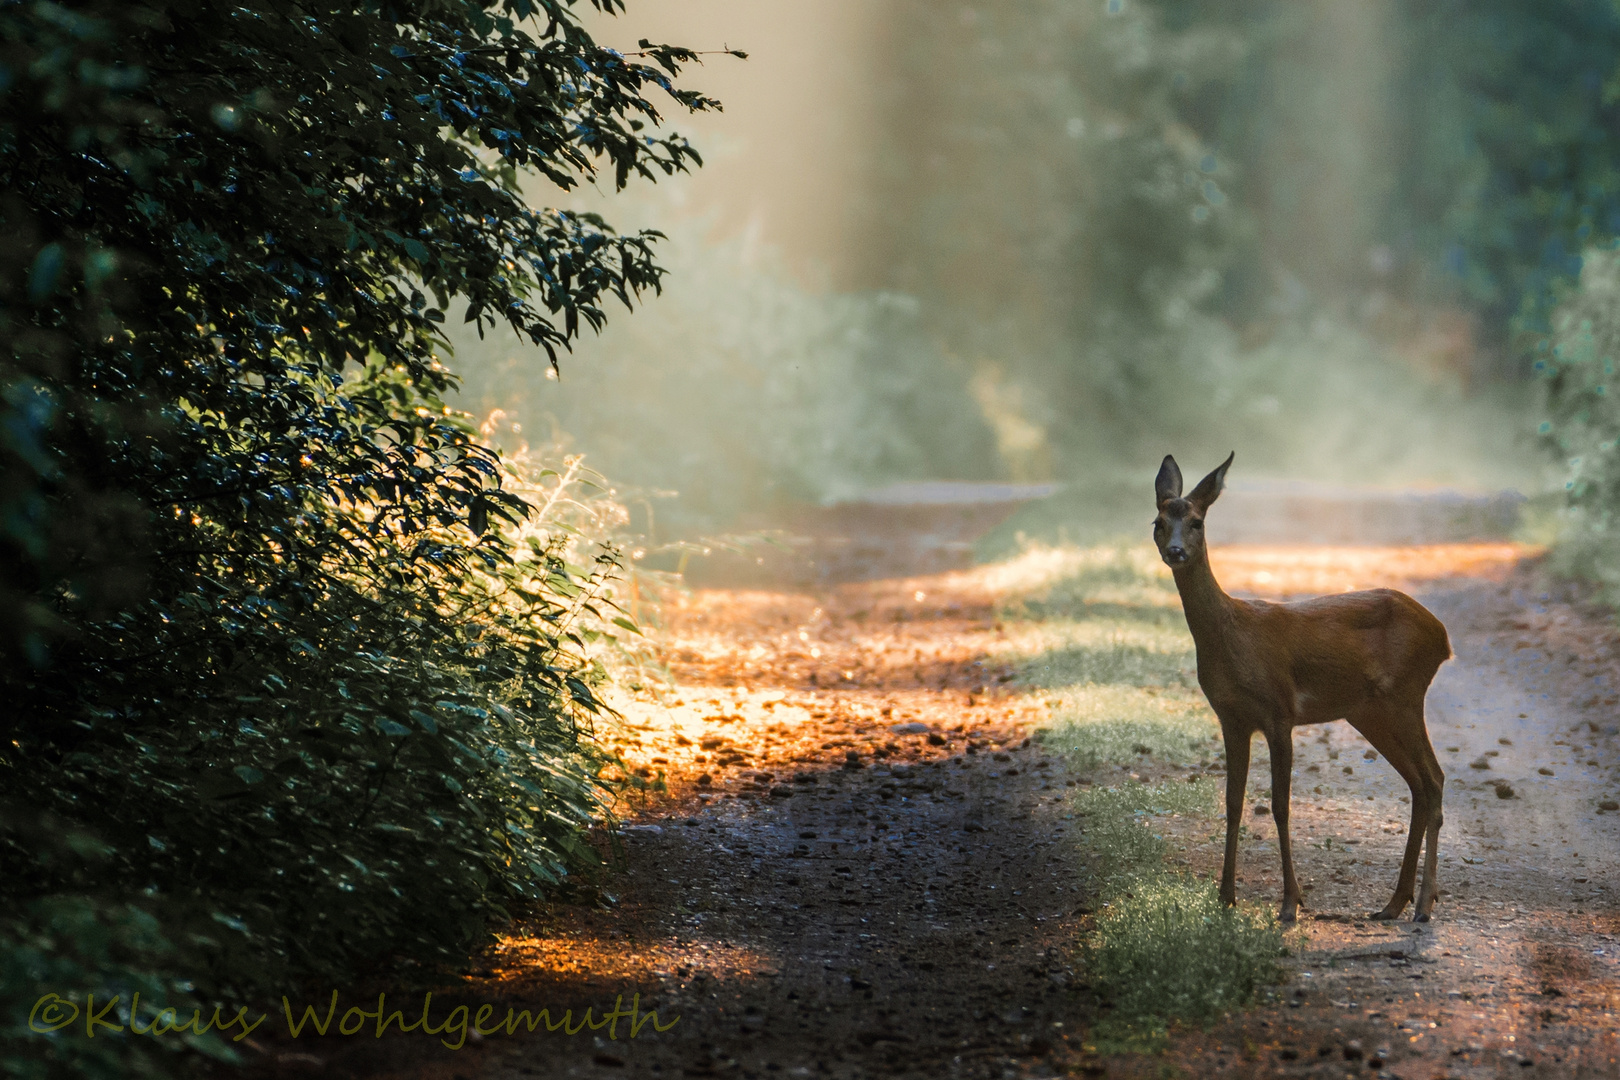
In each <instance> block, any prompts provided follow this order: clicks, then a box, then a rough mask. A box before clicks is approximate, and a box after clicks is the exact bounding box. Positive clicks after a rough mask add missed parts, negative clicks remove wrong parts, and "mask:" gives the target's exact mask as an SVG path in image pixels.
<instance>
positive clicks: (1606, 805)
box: [1598, 799, 1620, 810]
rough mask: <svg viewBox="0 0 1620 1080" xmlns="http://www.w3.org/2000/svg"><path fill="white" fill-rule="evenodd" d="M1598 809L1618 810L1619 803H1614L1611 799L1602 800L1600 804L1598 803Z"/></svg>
mask: <svg viewBox="0 0 1620 1080" xmlns="http://www.w3.org/2000/svg"><path fill="white" fill-rule="evenodd" d="M1598 809H1599V810H1620V802H1615V801H1614V800H1613V799H1604V800H1603V801H1602V802H1600V803H1598Z"/></svg>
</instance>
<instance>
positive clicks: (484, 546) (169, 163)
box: [0, 0, 714, 1076]
mask: <svg viewBox="0 0 1620 1080" xmlns="http://www.w3.org/2000/svg"><path fill="white" fill-rule="evenodd" d="M591 6H593V7H595V8H598V9H601V10H603V11H607V12H610V13H612V12H615V11H616V10H617V8H618V4H617V3H615V0H592V5H591ZM690 59H692V54H691V53H689V52H687V51H685V50H682V49H678V48H672V47H663V46H656V47H655V46H644V47H643V52H642V53H641V54H640V55H638V56H637V57H626V56H622V55H620V54H618V53H616V52H613V51H610V50H606V49H603V48H599V47H598V46H597V45H596V44H595V43H594V42H593V41H592V40H591V38H590V37H589V36H588V35H587V34H586V33H584V31H583V30H582V29H581V28H580V26H579V24H578V22H577V20H576V18H575V14H574V11H573V9H572V7H571V5H570V4H568V3H565V2H562V0H488V2H480V0H397V2H393V0H383V2H369V0H352V2H332V3H324V4H309V3H300V2H295V0H259V2H248V3H235V4H223V3H214V2H211V0H116V2H110V0H104V2H87V3H75V4H66V3H63V4H56V3H48V2H42V3H29V4H7V5H4V6H0V191H3V193H4V194H3V195H0V231H3V232H4V234H5V235H6V237H7V243H6V244H5V245H4V246H3V248H0V251H3V254H0V303H3V312H0V398H3V401H0V410H3V413H0V431H3V433H4V434H3V435H0V649H3V650H4V654H3V661H0V700H4V701H5V703H6V704H5V709H4V711H3V713H0V728H3V732H0V734H3V741H0V776H3V777H4V780H3V782H0V791H3V794H4V803H3V804H0V815H3V816H0V828H3V832H0V909H3V910H4V912H5V915H4V922H3V924H0V999H3V1004H4V1010H3V1011H4V1019H3V1020H0V1035H3V1036H4V1037H5V1039H6V1040H7V1041H6V1042H5V1043H4V1044H3V1047H4V1049H3V1050H0V1054H3V1056H4V1061H5V1065H6V1067H7V1068H9V1069H12V1070H14V1071H18V1072H20V1073H22V1074H24V1075H37V1076H48V1075H59V1074H61V1075H66V1074H70V1073H73V1072H76V1071H77V1072H82V1071H85V1070H89V1071H92V1072H100V1073H102V1074H105V1075H122V1074H127V1073H128V1072H129V1071H132V1070H135V1069H139V1068H157V1067H159V1066H158V1065H156V1064H155V1063H154V1062H153V1061H152V1060H150V1059H149V1058H145V1057H142V1055H143V1054H147V1053H157V1054H158V1055H159V1056H161V1055H162V1051H158V1050H154V1049H153V1047H155V1046H156V1045H157V1044H156V1043H152V1044H150V1045H145V1044H140V1043H130V1042H122V1041H121V1042H117V1043H100V1042H90V1041H88V1040H83V1039H79V1040H70V1039H66V1038H60V1037H58V1038H44V1037H41V1036H37V1035H33V1036H31V1035H28V1034H27V1033H26V1031H25V1030H24V1029H23V1025H24V1024H25V1021H26V1016H27V1014H28V1008H29V1005H30V1004H31V1003H32V1001H33V1000H34V998H35V997H36V996H37V995H38V994H39V993H43V992H45V990H50V991H53V992H57V993H62V994H80V995H82V994H84V993H86V992H90V991H94V992H97V993H99V994H102V995H106V994H108V993H112V992H122V993H123V994H124V995H125V998H124V1000H125V1002H126V1003H127V1001H128V1000H129V999H128V993H129V992H130V991H132V990H134V989H142V990H143V991H145V993H144V996H143V1007H144V1006H146V1005H150V1006H152V1007H154V1008H155V1007H161V1006H162V1005H164V1004H178V1003H180V1002H181V1001H183V1000H185V999H186V997H187V996H188V995H196V996H197V997H199V998H202V999H203V1000H208V1001H213V1000H231V999H240V998H245V997H247V996H249V995H252V994H254V993H260V992H264V991H266V990H267V989H269V988H272V987H274V988H277V989H280V988H284V987H287V986H288V985H289V983H292V982H296V981H298V980H301V979H306V978H321V979H325V980H332V979H341V978H348V977H353V976H354V975H355V974H356V973H357V972H360V971H362V970H373V969H376V967H377V965H385V966H395V967H397V966H399V965H402V964H404V965H426V966H427V967H428V968H429V969H431V968H432V966H434V965H439V964H443V963H453V962H455V961H456V960H457V959H458V958H461V957H465V956H466V954H467V950H468V949H469V948H471V947H474V946H475V945H476V944H477V942H478V941H480V940H481V939H482V936H483V935H484V934H485V933H486V932H487V929H486V928H487V925H488V923H489V920H490V919H492V918H498V917H499V916H500V915H501V913H502V911H503V909H504V908H505V906H506V905H508V904H509V903H511V902H512V901H514V900H521V899H523V898H525V897H533V896H537V895H540V894H541V893H542V892H543V891H544V890H546V889H548V888H550V887H552V886H554V885H556V883H558V882H559V881H560V880H562V878H563V876H564V875H565V874H567V873H569V872H570V871H571V870H578V869H581V868H584V867H587V866H589V865H590V864H591V863H592V862H594V861H595V855H594V853H593V852H592V850H591V849H590V848H589V847H588V846H587V845H585V844H584V842H583V840H582V834H581V829H582V827H583V825H584V824H585V823H586V822H587V821H588V820H589V819H590V818H591V817H592V816H593V815H596V814H597V813H598V812H599V810H600V803H601V799H602V797H603V795H604V793H605V792H606V791H608V790H609V789H610V788H611V786H612V784H613V781H611V780H610V778H609V777H607V776H606V775H604V774H603V768H604V766H605V765H606V764H607V763H608V761H609V758H608V757H607V755H605V754H604V753H602V752H600V751H598V750H597V749H595V748H594V746H593V743H592V741H591V730H592V725H593V723H594V722H595V717H597V716H599V715H600V714H601V710H602V707H601V705H600V702H599V700H598V697H597V690H596V687H597V686H598V684H599V682H600V679H601V671H600V668H599V667H598V665H597V664H596V663H595V661H594V660H593V658H592V656H591V644H590V642H589V641H588V640H587V636H586V632H587V631H589V630H590V627H591V626H592V625H607V620H610V619H612V618H613V617H614V612H613V610H612V608H611V603H610V599H609V597H608V595H607V592H608V584H607V582H608V579H609V578H610V577H611V575H612V572H613V570H614V564H613V557H612V555H611V554H608V553H604V554H603V555H602V557H601V558H600V559H598V561H597V562H596V564H595V565H594V566H590V565H586V566H584V567H581V566H577V565H573V564H572V563H571V561H570V560H573V561H575V562H577V561H578V555H577V549H569V548H567V547H565V546H562V544H561V541H557V540H552V539H550V538H549V537H547V536H546V535H543V534H542V535H528V536H526V537H525V538H523V539H522V542H520V537H519V534H518V531H517V526H518V523H520V522H521V521H522V520H523V519H524V518H525V517H526V516H527V515H528V514H529V513H530V508H529V507H528V506H527V505H526V504H525V501H524V499H523V498H522V495H521V492H520V491H517V490H514V485H515V484H516V483H517V481H516V480H515V479H514V477H513V476H512V475H511V474H510V473H509V472H508V471H507V470H506V469H505V467H504V466H503V465H502V464H501V462H500V460H499V459H498V457H497V456H496V454H495V453H494V452H493V451H492V450H490V449H488V448H486V447H485V446H483V445H482V444H481V443H480V442H479V440H478V438H477V435H476V432H475V431H474V430H473V429H472V428H471V427H470V426H469V424H468V422H467V420H466V419H465V418H464V417H463V416H461V415H459V414H457V413H454V412H453V411H452V410H450V409H449V408H447V407H446V405H445V404H444V401H443V397H442V395H444V394H445V392H446V391H448V390H449V389H450V388H451V387H452V386H453V385H454V376H453V374H452V372H451V370H450V369H449V367H448V366H447V363H446V360H447V357H448V350H447V345H446V339H445V337H444V333H443V328H442V326H443V320H444V317H445V316H444V312H445V310H446V309H447V307H448V306H449V305H450V303H451V302H452V300H454V299H457V298H459V299H460V300H461V301H463V302H464V303H465V311H466V315H467V318H468V319H469V320H471V321H473V322H477V323H479V324H480V325H481V326H482V327H483V328H484V329H491V328H504V330H505V332H508V333H510V332H513V331H516V332H517V333H519V334H521V335H522V336H523V337H524V338H525V339H527V340H529V341H531V342H533V343H535V344H537V345H539V346H540V347H541V348H543V349H544V351H545V353H546V354H548V355H549V356H550V357H551V359H552V362H556V360H557V358H558V356H559V353H560V352H562V351H564V350H566V349H567V348H568V347H569V345H570V342H571V341H572V340H573V339H574V338H575V337H576V336H577V335H578V334H579V333H580V332H581V330H582V329H583V328H589V327H592V326H599V325H600V324H601V323H602V321H603V319H604V318H605V307H606V305H607V304H608V302H610V301H614V300H617V301H621V302H623V303H624V304H626V305H628V304H629V303H631V302H632V301H633V300H634V299H635V298H636V296H637V295H638V294H639V293H641V292H643V291H644V290H649V289H656V288H657V287H658V285H659V279H660V275H661V273H662V271H661V270H660V269H659V267H658V266H657V265H656V264H655V263H654V262H653V259H652V251H651V243H652V242H653V241H654V240H655V239H656V234H651V233H641V234H633V235H619V234H616V233H615V232H613V231H612V230H611V229H610V228H609V227H608V226H607V224H606V223H605V222H604V221H602V220H601V219H599V218H597V217H594V216H591V215H576V214H572V213H569V212H566V211H564V210H554V209H544V208H536V207H533V206H531V205H529V204H528V203H527V202H526V201H525V200H524V199H523V198H522V197H520V195H519V194H518V191H517V186H516V185H517V177H518V175H519V172H520V171H521V170H529V171H533V172H536V173H538V174H541V175H543V176H544V177H545V178H547V179H548V180H550V181H551V182H552V183H553V184H554V185H556V186H560V187H562V188H568V187H570V186H572V185H574V184H576V183H578V182H579V181H580V180H581V179H582V178H584V177H588V176H592V175H594V174H596V173H597V171H598V170H600V171H602V172H603V173H605V174H606V176H608V177H611V180H612V182H613V183H615V184H619V185H622V184H624V183H625V182H626V181H627V180H629V179H630V178H631V177H634V176H642V177H650V178H656V177H658V176H662V175H667V174H669V173H672V172H677V171H681V170H684V169H686V168H687V167H688V166H689V165H690V164H693V163H696V161H697V158H696V155H695V154H694V152H693V151H692V150H691V148H690V147H688V146H687V145H686V144H685V142H684V141H683V140H682V139H681V138H680V137H679V136H676V135H672V134H661V135H659V136H657V137H649V135H648V134H647V133H648V132H650V131H653V130H663V128H662V123H663V121H662V117H661V116H660V113H659V112H658V109H659V107H660V106H661V104H662V103H663V102H669V103H672V104H674V105H675V106H676V107H677V108H690V109H703V108H709V107H713V105H714V103H713V102H710V101H708V100H707V99H704V98H702V97H700V96H698V95H696V94H695V93H692V92H689V91H686V90H681V89H677V88H675V87H674V86H673V85H672V83H671V81H670V80H671V78H672V77H673V76H674V75H675V74H676V73H677V71H678V69H679V67H680V66H681V64H683V63H684V62H686V61H687V60H690ZM649 95H656V97H654V96H649ZM660 99H661V100H660ZM590 558H591V555H590V553H589V552H588V551H587V552H586V553H585V557H584V561H585V562H586V563H587V564H588V563H589V562H590ZM592 632H594V631H592ZM42 987H43V989H42ZM171 1045H173V1046H181V1045H183V1044H181V1043H179V1042H174V1043H172V1044H171ZM143 1046H144V1047H145V1048H144V1049H143ZM109 1047H112V1049H109ZM201 1048H202V1049H208V1047H207V1046H203V1047H201ZM131 1054H133V1055H134V1057H133V1058H128V1059H127V1060H126V1057H127V1055H131ZM143 1062H144V1063H145V1064H144V1065H143V1064H142V1063H143ZM162 1067H163V1068H165V1069H167V1068H169V1067H171V1066H168V1065H164V1066H162Z"/></svg>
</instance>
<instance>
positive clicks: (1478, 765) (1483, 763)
mask: <svg viewBox="0 0 1620 1080" xmlns="http://www.w3.org/2000/svg"><path fill="white" fill-rule="evenodd" d="M1468 767H1469V768H1470V769H1488V768H1490V767H1491V763H1490V759H1488V758H1482V757H1477V758H1475V759H1474V760H1473V761H1470V762H1469V763H1468Z"/></svg>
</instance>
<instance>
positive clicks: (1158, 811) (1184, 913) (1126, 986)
mask: <svg viewBox="0 0 1620 1080" xmlns="http://www.w3.org/2000/svg"><path fill="white" fill-rule="evenodd" d="M1216 788H1217V785H1216V784H1214V783H1211V782H1209V781H1204V780H1199V781H1196V782H1194V783H1190V784H1187V783H1181V784H1177V783H1166V784H1131V785H1127V786H1125V787H1120V788H1095V789H1091V790H1087V791H1083V792H1080V793H1079V794H1077V795H1076V797H1075V809H1076V810H1077V811H1078V812H1079V813H1080V814H1081V815H1082V816H1083V817H1084V819H1085V832H1084V835H1085V838H1086V854H1087V856H1088V869H1089V871H1090V873H1091V876H1092V883H1093V886H1094V887H1095V889H1096V891H1097V894H1098V895H1099V896H1100V897H1101V898H1102V900H1103V903H1102V906H1101V908H1100V909H1099V913H1098V915H1097V917H1096V920H1095V925H1094V928H1093V930H1092V932H1091V934H1090V935H1089V937H1088V938H1087V940H1086V942H1085V945H1084V950H1083V952H1084V958H1085V964H1086V968H1087V970H1088V972H1089V973H1090V977H1091V984H1092V988H1093V989H1094V990H1095V991H1096V993H1097V995H1098V997H1099V998H1100V999H1101V1002H1102V1004H1103V1005H1104V1007H1105V1012H1104V1015H1103V1017H1102V1019H1100V1020H1099V1021H1098V1022H1097V1024H1096V1026H1095V1027H1094V1028H1093V1029H1092V1032H1091V1036H1090V1038H1091V1042H1092V1043H1093V1044H1094V1045H1096V1046H1097V1047H1098V1048H1099V1049H1102V1050H1104V1051H1105V1052H1117V1051H1139V1050H1151V1049H1154V1048H1156V1047H1157V1046H1159V1045H1161V1044H1162V1042H1163V1040H1164V1039H1165V1037H1166V1036H1167V1035H1168V1032H1169V1027H1170V1025H1171V1024H1172V1023H1178V1022H1179V1023H1190V1024H1209V1023H1212V1022H1213V1021H1215V1020H1217V1019H1219V1018H1220V1017H1221V1016H1222V1015H1224V1014H1225V1013H1226V1012H1227V1011H1229V1010H1231V1009H1234V1008H1239V1007H1241V1006H1243V1005H1245V1004H1247V1003H1248V1002H1249V1001H1250V1000H1252V999H1253V997H1254V993H1255V990H1256V989H1258V988H1259V987H1260V986H1263V985H1266V984H1268V983H1271V982H1275V981H1276V979H1277V977H1278V975H1279V974H1280V969H1279V968H1278V966H1277V959H1278V957H1280V956H1282V955H1283V954H1284V948H1283V932H1282V928H1281V927H1280V926H1279V925H1278V923H1277V921H1276V918H1275V917H1274V916H1273V915H1272V914H1271V912H1270V911H1269V910H1266V909H1262V908H1257V907H1237V908H1228V907H1226V906H1225V905H1223V904H1222V903H1221V902H1220V899H1219V897H1218V895H1217V892H1216V888H1215V886H1214V884H1213V883H1210V882H1200V881H1197V880H1195V879H1193V878H1191V877H1189V876H1188V875H1187V874H1184V873H1176V872H1173V871H1170V870H1168V869H1167V868H1166V867H1165V865H1164V856H1165V854H1166V852H1167V851H1168V847H1169V845H1168V843H1167V841H1166V840H1165V839H1164V837H1162V836H1161V835H1159V833H1158V832H1156V831H1155V830H1154V828H1153V827H1152V821H1153V819H1154V818H1156V817H1164V816H1169V815H1191V816H1199V817H1208V816H1211V815H1212V814H1213V812H1214V810H1215V807H1216Z"/></svg>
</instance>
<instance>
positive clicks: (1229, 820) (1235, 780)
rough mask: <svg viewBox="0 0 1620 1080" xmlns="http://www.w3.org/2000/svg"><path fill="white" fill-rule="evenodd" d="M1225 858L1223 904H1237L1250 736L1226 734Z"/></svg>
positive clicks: (1222, 886) (1222, 885) (1223, 731)
mask: <svg viewBox="0 0 1620 1080" xmlns="http://www.w3.org/2000/svg"><path fill="white" fill-rule="evenodd" d="M1221 734H1222V735H1223V736H1224V737H1225V741H1226V858H1225V860H1224V861H1223V862H1222V863H1221V903H1223V904H1225V905H1226V906H1227V907H1231V906H1232V905H1234V904H1236V903H1237V853H1238V829H1239V828H1241V827H1242V825H1243V795H1244V792H1245V791H1246V790H1247V788H1248V784H1249V740H1250V739H1251V738H1252V736H1251V735H1250V733H1248V732H1244V733H1243V734H1242V735H1241V736H1240V735H1237V734H1236V733H1234V732H1230V731H1226V730H1225V725H1224V724H1223V725H1222V732H1221Z"/></svg>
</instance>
